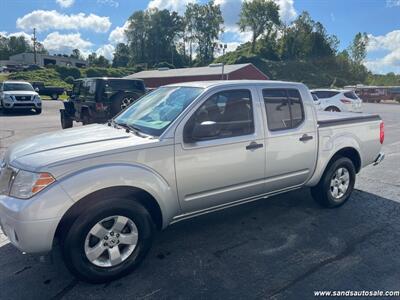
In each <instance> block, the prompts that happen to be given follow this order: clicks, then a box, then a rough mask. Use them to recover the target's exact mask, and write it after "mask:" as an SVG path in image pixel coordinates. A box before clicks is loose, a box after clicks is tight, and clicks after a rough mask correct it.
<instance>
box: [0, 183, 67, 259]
mask: <svg viewBox="0 0 400 300" xmlns="http://www.w3.org/2000/svg"><path fill="white" fill-rule="evenodd" d="M72 205H73V201H72V200H71V199H70V198H69V197H68V195H67V194H66V193H65V192H64V191H63V190H62V189H61V188H60V187H59V186H58V185H57V183H55V184H54V186H50V187H49V188H48V189H45V190H43V191H42V192H39V193H38V194H37V195H35V196H34V197H32V198H30V199H28V200H21V199H16V198H13V197H10V196H6V195H0V227H1V228H2V231H3V232H4V234H5V235H6V236H7V237H8V239H9V240H10V242H11V243H12V244H13V245H14V246H15V247H17V248H18V249H19V250H21V251H23V252H27V253H37V254H42V253H47V252H49V251H51V249H52V246H53V241H54V235H55V232H56V229H57V226H58V224H59V222H60V220H61V218H62V216H63V215H64V214H65V212H66V211H67V210H68V209H69V208H70V207H71V206H72Z"/></svg>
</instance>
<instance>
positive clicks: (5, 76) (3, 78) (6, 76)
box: [0, 73, 8, 82]
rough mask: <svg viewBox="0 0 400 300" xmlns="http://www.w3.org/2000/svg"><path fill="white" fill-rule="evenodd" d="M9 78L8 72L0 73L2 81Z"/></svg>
mask: <svg viewBox="0 0 400 300" xmlns="http://www.w3.org/2000/svg"><path fill="white" fill-rule="evenodd" d="M7 79H8V74H5V73H0V82H3V81H6V80H7Z"/></svg>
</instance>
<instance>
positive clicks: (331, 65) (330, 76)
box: [216, 52, 366, 88]
mask: <svg viewBox="0 0 400 300" xmlns="http://www.w3.org/2000/svg"><path fill="white" fill-rule="evenodd" d="M216 62H224V63H226V64H235V63H248V62H250V63H252V64H254V65H255V66H256V67H257V68H259V69H260V70H261V71H262V72H264V73H265V74H267V75H268V77H269V78H270V79H271V80H284V81H296V82H303V83H304V84H306V85H307V86H308V87H310V88H317V87H343V86H345V85H352V84H360V83H366V74H365V75H364V74H363V75H362V76H355V75H354V74H355V73H356V72H352V69H351V66H349V65H346V64H341V63H340V62H338V61H336V60H335V59H332V58H327V59H320V60H309V61H304V60H296V61H293V60H287V61H271V60H267V59H264V58H261V57H259V56H257V55H252V56H246V55H241V53H240V52H230V53H228V54H226V55H225V56H223V57H220V58H218V59H217V60H216Z"/></svg>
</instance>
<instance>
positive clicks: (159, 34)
mask: <svg viewBox="0 0 400 300" xmlns="http://www.w3.org/2000/svg"><path fill="white" fill-rule="evenodd" d="M182 32H183V20H182V17H180V16H179V15H178V13H176V12H170V11H169V10H166V9H164V10H158V9H150V10H146V11H137V12H135V13H134V14H133V15H132V16H131V17H130V18H129V26H128V29H127V31H126V35H127V38H128V47H129V53H130V57H131V60H133V61H134V62H135V63H136V64H143V63H145V64H147V65H153V64H156V63H158V62H161V61H169V62H171V63H172V64H174V59H176V58H177V55H178V52H177V50H176V47H175V45H176V41H177V39H178V38H179V37H181V34H182Z"/></svg>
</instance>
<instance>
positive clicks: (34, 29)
mask: <svg viewBox="0 0 400 300" xmlns="http://www.w3.org/2000/svg"><path fill="white" fill-rule="evenodd" d="M32 41H33V61H34V62H35V65H37V61H36V41H37V38H36V28H33V38H32Z"/></svg>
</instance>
